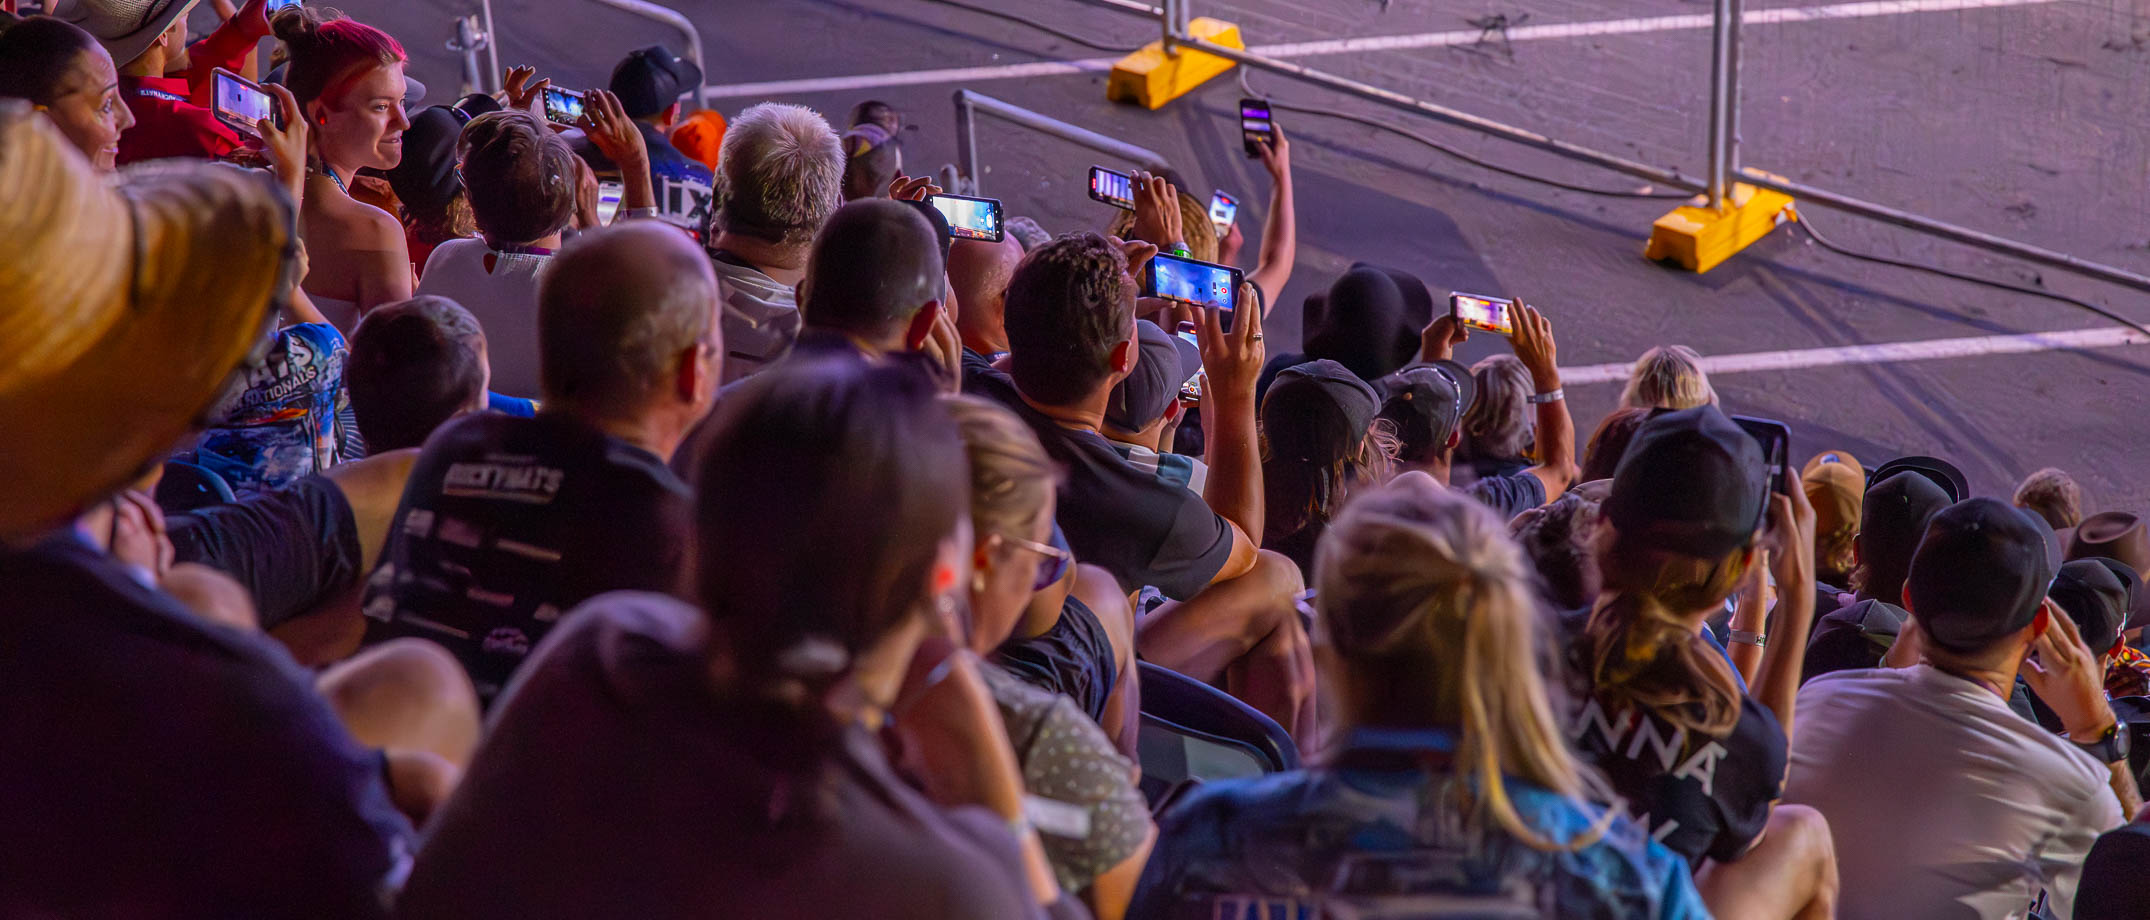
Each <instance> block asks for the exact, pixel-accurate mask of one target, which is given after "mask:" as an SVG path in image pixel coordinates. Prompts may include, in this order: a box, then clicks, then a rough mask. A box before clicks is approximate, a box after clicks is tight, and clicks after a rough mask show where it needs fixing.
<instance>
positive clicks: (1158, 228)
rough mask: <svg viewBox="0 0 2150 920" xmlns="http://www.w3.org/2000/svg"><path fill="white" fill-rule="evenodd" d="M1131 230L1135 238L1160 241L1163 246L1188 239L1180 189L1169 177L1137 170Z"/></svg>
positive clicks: (1153, 241) (1170, 245)
mask: <svg viewBox="0 0 2150 920" xmlns="http://www.w3.org/2000/svg"><path fill="white" fill-rule="evenodd" d="M1129 233H1131V234H1132V235H1133V236H1134V238H1135V239H1138V240H1147V241H1149V242H1151V243H1155V244H1157V248H1159V249H1169V248H1171V247H1173V246H1175V245H1180V244H1183V243H1185V242H1186V240H1187V235H1186V228H1185V227H1184V226H1182V225H1181V223H1180V200H1179V192H1178V190H1176V189H1174V188H1173V187H1172V183H1170V182H1166V181H1165V177H1163V176H1153V175H1150V174H1149V173H1146V172H1138V173H1136V174H1135V226H1134V229H1133V230H1130V231H1129Z"/></svg>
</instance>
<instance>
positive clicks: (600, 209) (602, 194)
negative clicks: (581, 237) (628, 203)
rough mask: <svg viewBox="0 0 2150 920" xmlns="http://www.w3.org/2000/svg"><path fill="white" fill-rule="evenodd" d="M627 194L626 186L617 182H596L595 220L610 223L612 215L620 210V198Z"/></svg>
mask: <svg viewBox="0 0 2150 920" xmlns="http://www.w3.org/2000/svg"><path fill="white" fill-rule="evenodd" d="M626 194H627V187H626V186H624V185H622V184H620V183H618V182H599V183H597V222H598V223H600V224H605V225H610V224H611V223H612V216H613V215H615V214H618V213H619V212H620V198H621V197H623V196H625V195H626Z"/></svg>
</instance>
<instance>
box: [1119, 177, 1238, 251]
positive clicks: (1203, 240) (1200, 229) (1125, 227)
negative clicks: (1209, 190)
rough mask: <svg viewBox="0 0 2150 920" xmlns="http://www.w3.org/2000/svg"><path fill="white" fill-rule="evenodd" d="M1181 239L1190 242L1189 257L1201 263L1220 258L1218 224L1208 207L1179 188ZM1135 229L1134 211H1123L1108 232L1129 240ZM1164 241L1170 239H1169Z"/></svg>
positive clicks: (1188, 245)
mask: <svg viewBox="0 0 2150 920" xmlns="http://www.w3.org/2000/svg"><path fill="white" fill-rule="evenodd" d="M1179 200H1180V237H1181V240H1180V242H1183V243H1186V244H1187V258H1190V259H1194V260H1196V261H1199V262H1215V261H1217V225H1216V224H1213V223H1210V222H1209V208H1208V207H1207V206H1205V205H1204V204H1202V203H1201V202H1199V201H1196V200H1194V198H1192V197H1190V196H1189V195H1188V194H1187V191H1186V190H1185V189H1181V190H1179ZM1134 231H1135V212H1133V211H1120V212H1119V213H1118V214H1116V215H1114V216H1113V218H1112V225H1111V226H1109V227H1107V228H1106V230H1105V232H1106V233H1107V234H1109V235H1111V236H1116V237H1119V238H1120V239H1123V240H1124V239H1128V234H1130V233H1133V232H1134ZM1165 242H1168V243H1169V242H1171V240H1166V241H1165Z"/></svg>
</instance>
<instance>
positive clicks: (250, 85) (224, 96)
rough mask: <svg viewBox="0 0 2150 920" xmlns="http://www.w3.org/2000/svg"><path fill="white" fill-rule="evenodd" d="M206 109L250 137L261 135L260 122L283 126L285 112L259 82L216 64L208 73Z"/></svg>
mask: <svg viewBox="0 0 2150 920" xmlns="http://www.w3.org/2000/svg"><path fill="white" fill-rule="evenodd" d="M209 81H210V87H211V90H210V94H211V98H210V106H209V111H210V113H211V114H213V115H215V116H216V119H217V120H218V121H221V122H223V123H225V124H227V125H230V126H231V127H232V129H233V130H235V131H238V132H240V133H242V134H245V135H247V136H249V137H257V138H258V137H261V123H262V122H264V121H266V122H269V123H270V124H272V125H274V126H276V127H279V128H281V127H283V126H284V117H283V116H284V113H283V111H282V108H281V107H280V106H278V105H276V102H275V100H274V99H272V98H270V96H269V93H268V91H267V90H264V89H262V88H261V84H259V83H255V82H254V81H252V80H249V79H247V78H245V77H242V76H239V75H238V74H235V73H232V72H231V71H229V70H225V69H224V68H222V67H218V68H216V69H214V70H212V71H210V74H209Z"/></svg>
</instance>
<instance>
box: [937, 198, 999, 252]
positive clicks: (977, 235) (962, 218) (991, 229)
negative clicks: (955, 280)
mask: <svg viewBox="0 0 2150 920" xmlns="http://www.w3.org/2000/svg"><path fill="white" fill-rule="evenodd" d="M926 202H927V203H928V204H931V205H933V208H934V210H937V211H939V212H941V216H942V217H944V218H947V219H948V238H949V239H956V240H980V241H983V242H987V243H998V242H1000V241H1001V240H1002V239H1004V238H1006V235H1007V231H1006V227H1005V222H1004V221H1003V220H1002V219H1001V210H1000V199H998V198H973V197H971V196H969V195H949V194H946V193H941V194H934V195H929V196H927V197H926Z"/></svg>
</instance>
